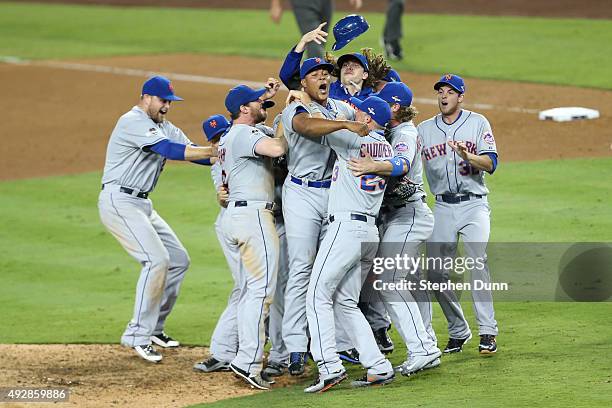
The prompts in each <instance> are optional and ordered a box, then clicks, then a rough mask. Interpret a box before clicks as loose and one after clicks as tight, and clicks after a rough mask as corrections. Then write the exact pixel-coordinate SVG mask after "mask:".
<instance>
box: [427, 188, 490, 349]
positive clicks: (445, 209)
mask: <svg viewBox="0 0 612 408" xmlns="http://www.w3.org/2000/svg"><path fill="white" fill-rule="evenodd" d="M490 214H491V210H490V208H489V203H488V201H487V199H486V197H483V198H480V199H472V200H469V201H464V202H461V203H458V204H449V203H444V202H439V201H436V204H435V206H434V217H435V220H436V221H435V225H434V230H433V234H432V236H431V238H430V240H429V241H428V244H427V254H428V256H441V257H454V256H455V255H456V252H457V240H458V238H459V237H461V239H462V240H463V243H464V249H465V252H466V256H468V257H471V258H473V259H476V258H479V257H480V258H483V259H484V260H485V267H484V268H482V269H479V268H474V269H472V270H471V271H470V272H471V273H470V275H471V282H472V285H473V284H474V281H475V280H480V281H483V282H491V275H490V274H489V268H488V266H486V256H487V255H486V246H487V243H488V242H489V234H490V232H491V223H490ZM448 277H449V271H444V270H435V269H434V270H431V269H430V270H429V279H430V280H431V281H436V280H437V281H446V280H447V279H448ZM434 295H435V296H436V299H437V300H438V303H439V304H440V307H441V308H442V311H443V312H444V315H445V316H446V320H447V321H448V334H449V336H450V337H452V338H456V339H464V338H467V337H469V336H470V334H471V331H470V327H469V325H468V322H467V320H466V319H465V316H464V314H463V309H462V308H461V304H460V303H459V299H458V298H457V295H456V294H455V293H454V291H452V290H447V291H444V292H440V291H434ZM472 299H473V308H474V314H475V316H476V322H477V323H478V326H479V334H480V335H483V334H493V335H497V333H498V330H497V321H496V320H495V311H494V309H493V297H492V295H491V292H490V291H488V290H479V291H472ZM427 323H428V322H426V324H427Z"/></svg>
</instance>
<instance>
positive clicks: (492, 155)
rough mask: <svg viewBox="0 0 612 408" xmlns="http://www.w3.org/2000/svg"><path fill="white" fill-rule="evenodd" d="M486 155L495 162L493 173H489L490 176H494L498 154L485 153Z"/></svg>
mask: <svg viewBox="0 0 612 408" xmlns="http://www.w3.org/2000/svg"><path fill="white" fill-rule="evenodd" d="M485 154H486V155H487V156H489V157H490V158H491V161H492V162H493V169H491V171H490V172H489V174H493V172H494V171H495V169H496V168H497V154H495V153H485Z"/></svg>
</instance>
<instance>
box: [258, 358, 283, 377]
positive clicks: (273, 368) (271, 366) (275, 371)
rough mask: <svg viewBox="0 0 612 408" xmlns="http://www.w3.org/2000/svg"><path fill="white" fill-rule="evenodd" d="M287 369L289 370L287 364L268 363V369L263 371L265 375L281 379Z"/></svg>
mask: <svg viewBox="0 0 612 408" xmlns="http://www.w3.org/2000/svg"><path fill="white" fill-rule="evenodd" d="M285 368H287V364H286V363H279V362H276V361H268V365H267V366H266V368H264V369H263V373H265V374H267V375H268V376H270V377H280V376H281V375H283V374H285ZM262 377H263V375H262Z"/></svg>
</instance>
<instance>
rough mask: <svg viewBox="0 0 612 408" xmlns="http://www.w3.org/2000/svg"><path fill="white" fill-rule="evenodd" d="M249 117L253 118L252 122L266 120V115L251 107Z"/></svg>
mask: <svg viewBox="0 0 612 408" xmlns="http://www.w3.org/2000/svg"><path fill="white" fill-rule="evenodd" d="M251 117H252V118H253V123H255V124H257V123H261V122H263V121H265V120H266V117H267V115H266V114H265V113H262V112H261V111H260V110H256V109H252V110H251Z"/></svg>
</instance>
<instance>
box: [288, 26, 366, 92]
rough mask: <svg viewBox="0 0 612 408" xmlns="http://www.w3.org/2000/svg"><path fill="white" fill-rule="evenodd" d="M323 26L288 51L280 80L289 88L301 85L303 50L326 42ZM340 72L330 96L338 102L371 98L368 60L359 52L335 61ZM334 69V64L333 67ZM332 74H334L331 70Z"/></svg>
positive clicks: (297, 87) (332, 84)
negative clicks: (308, 46) (366, 84)
mask: <svg viewBox="0 0 612 408" xmlns="http://www.w3.org/2000/svg"><path fill="white" fill-rule="evenodd" d="M323 26H324V23H323V24H321V25H319V27H317V28H316V29H314V30H313V31H311V32H308V33H306V34H305V35H304V36H303V37H302V38H301V39H300V41H299V42H298V43H297V45H296V46H295V47H294V48H293V49H292V50H291V51H289V54H287V56H286V57H285V61H284V62H283V65H282V67H281V70H280V73H279V77H280V79H281V81H283V83H284V84H285V85H286V86H287V88H289V89H299V86H300V83H299V82H298V81H296V80H295V78H296V77H298V74H299V72H300V61H301V60H302V55H303V54H304V48H305V47H306V45H307V44H309V43H312V42H325V41H326V39H325V37H326V36H327V33H326V32H325V31H323V28H322V27H323ZM336 64H337V65H338V68H339V70H340V73H339V79H338V80H336V81H333V82H332V83H331V86H330V88H329V97H330V98H332V99H336V100H339V101H348V100H349V98H351V97H357V98H359V99H361V100H363V99H365V98H367V97H368V96H370V95H371V94H372V92H373V89H372V88H371V87H370V86H365V81H366V79H367V78H368V76H369V65H368V59H367V58H366V57H365V56H364V55H363V54H360V53H358V52H356V53H352V54H344V55H342V56H340V57H339V58H338V60H337V61H336ZM332 66H333V65H332ZM330 73H333V69H332V71H330Z"/></svg>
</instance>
